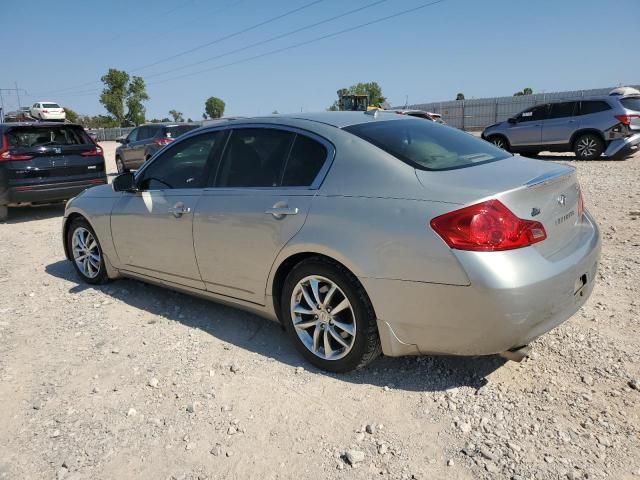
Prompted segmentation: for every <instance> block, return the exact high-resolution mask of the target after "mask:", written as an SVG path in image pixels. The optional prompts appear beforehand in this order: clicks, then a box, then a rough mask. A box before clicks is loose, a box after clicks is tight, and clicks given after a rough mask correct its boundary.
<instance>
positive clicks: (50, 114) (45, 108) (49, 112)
mask: <svg viewBox="0 0 640 480" xmlns="http://www.w3.org/2000/svg"><path fill="white" fill-rule="evenodd" d="M31 116H32V117H33V118H37V119H39V120H62V121H64V119H65V118H67V114H66V113H65V111H64V108H62V107H61V106H60V105H58V104H57V103H54V102H36V103H34V104H33V106H32V107H31Z"/></svg>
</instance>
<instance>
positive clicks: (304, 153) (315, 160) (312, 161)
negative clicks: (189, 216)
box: [282, 135, 327, 187]
mask: <svg viewBox="0 0 640 480" xmlns="http://www.w3.org/2000/svg"><path fill="white" fill-rule="evenodd" d="M326 160H327V149H326V148H325V147H324V145H322V144H321V143H319V142H316V141H315V140H313V139H311V138H309V137H306V136H304V135H296V139H295V140H294V142H293V148H292V149H291V154H290V155H289V159H288V160H287V165H286V167H285V169H284V176H283V177H282V186H283V187H308V186H311V184H312V183H313V181H314V180H315V178H316V177H317V176H318V173H319V172H320V169H321V168H322V166H323V165H324V162H325V161H326Z"/></svg>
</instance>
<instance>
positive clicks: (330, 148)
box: [205, 123, 336, 191]
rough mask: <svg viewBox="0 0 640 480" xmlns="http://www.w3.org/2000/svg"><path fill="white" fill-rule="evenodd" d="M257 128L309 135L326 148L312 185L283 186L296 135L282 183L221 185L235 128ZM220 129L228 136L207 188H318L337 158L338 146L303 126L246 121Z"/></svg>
mask: <svg viewBox="0 0 640 480" xmlns="http://www.w3.org/2000/svg"><path fill="white" fill-rule="evenodd" d="M257 128H264V129H268V130H282V131H286V132H290V133H293V134H295V135H296V136H297V135H304V136H306V137H309V138H310V139H312V140H315V141H316V142H318V143H320V144H321V145H322V146H323V147H324V148H325V150H326V152H327V156H326V158H325V161H324V164H323V165H322V167H321V168H320V170H319V171H318V173H317V175H316V177H315V179H314V180H313V182H312V183H311V185H309V186H282V178H283V175H284V169H285V168H286V166H287V163H288V162H289V157H290V155H291V150H292V149H293V146H294V144H295V140H296V137H295V136H294V138H293V139H292V141H291V144H290V145H289V149H288V152H287V157H286V158H285V159H284V163H283V170H282V172H281V175H280V185H278V186H275V187H224V186H219V185H218V180H219V179H218V176H219V175H220V171H221V169H222V163H223V160H224V154H225V153H226V151H227V147H228V142H229V139H230V138H231V135H232V134H233V130H241V129H257ZM219 130H225V131H227V137H226V138H225V139H224V147H223V148H222V150H221V151H220V152H219V155H220V161H219V162H218V164H217V169H216V171H215V172H211V175H210V177H209V181H208V182H207V185H206V186H205V188H207V189H215V190H216V191H221V190H318V189H319V188H320V187H321V186H322V183H323V182H324V179H325V178H326V176H327V173H328V172H329V169H330V168H331V165H332V164H333V161H334V159H335V155H336V148H335V146H334V145H333V143H331V142H330V141H329V140H327V139H326V138H324V137H321V136H320V135H318V134H316V133H314V132H310V131H308V130H304V129H302V128H298V127H291V126H288V125H278V124H266V123H245V124H241V125H233V126H226V127H223V128H220V129H219Z"/></svg>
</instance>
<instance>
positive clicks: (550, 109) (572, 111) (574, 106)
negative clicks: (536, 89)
mask: <svg viewBox="0 0 640 480" xmlns="http://www.w3.org/2000/svg"><path fill="white" fill-rule="evenodd" d="M566 103H572V104H573V107H572V109H571V114H570V115H563V116H561V117H555V116H553V114H554V111H553V107H554V106H555V105H563V104H566ZM578 103H579V102H577V101H575V100H567V101H565V102H555V103H550V104H549V109H548V113H547V118H546V119H545V120H560V119H562V118H572V117H575V116H576V114H577V112H576V110H577V105H578Z"/></svg>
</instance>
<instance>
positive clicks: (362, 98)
mask: <svg viewBox="0 0 640 480" xmlns="http://www.w3.org/2000/svg"><path fill="white" fill-rule="evenodd" d="M338 108H339V109H340V110H341V111H346V112H366V111H367V110H369V96H368V95H342V96H341V97H340V101H339V102H338Z"/></svg>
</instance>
